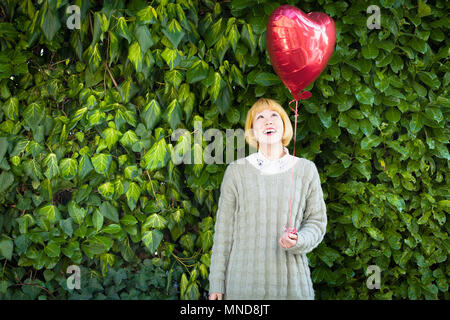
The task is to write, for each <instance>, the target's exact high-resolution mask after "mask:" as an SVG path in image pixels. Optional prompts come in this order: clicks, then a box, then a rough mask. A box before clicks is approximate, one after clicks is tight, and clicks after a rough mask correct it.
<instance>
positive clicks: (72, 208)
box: [67, 200, 86, 225]
mask: <svg viewBox="0 0 450 320" xmlns="http://www.w3.org/2000/svg"><path fill="white" fill-rule="evenodd" d="M67 209H68V211H69V215H70V217H71V218H72V219H73V220H74V221H75V222H76V223H77V224H79V225H81V224H82V223H83V220H84V217H85V216H86V210H85V209H83V208H80V207H79V206H78V205H77V203H76V202H75V201H73V200H71V201H69V204H68V206H67Z"/></svg>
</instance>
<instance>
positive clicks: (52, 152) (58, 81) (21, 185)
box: [0, 0, 450, 299]
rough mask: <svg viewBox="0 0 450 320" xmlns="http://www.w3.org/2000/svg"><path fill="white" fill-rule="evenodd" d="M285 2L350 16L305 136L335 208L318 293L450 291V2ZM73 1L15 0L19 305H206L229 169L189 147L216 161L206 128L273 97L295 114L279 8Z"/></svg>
mask: <svg viewBox="0 0 450 320" xmlns="http://www.w3.org/2000/svg"><path fill="white" fill-rule="evenodd" d="M284 3H289V4H293V5H295V6H297V7H299V8H301V9H302V10H304V11H305V12H311V11H322V12H325V13H327V14H328V15H330V16H331V17H332V18H333V19H334V21H335V23H336V28H337V42H336V48H335V52H334V54H333V57H332V58H331V60H330V62H329V65H328V67H327V68H326V69H325V71H324V72H323V74H322V75H321V76H320V77H319V78H318V79H317V80H316V82H315V83H314V84H313V85H311V86H310V87H309V89H310V90H311V92H312V93H313V97H312V98H310V99H309V100H306V101H302V102H301V104H300V106H301V110H300V117H299V119H298V130H297V132H298V136H297V147H296V155H297V156H300V157H304V158H307V159H310V160H312V161H314V162H315V163H316V165H317V167H318V168H319V171H320V175H321V179H322V188H323V191H324V196H325V202H326V204H327V214H328V218H329V224H328V230H327V234H326V236H325V239H324V241H323V242H322V243H321V244H320V246H319V247H318V248H317V249H316V250H314V251H313V252H311V253H310V254H308V259H309V262H310V265H311V269H312V278H313V281H314V287H315V290H316V296H317V299H448V298H449V294H448V275H449V264H448V261H447V259H448V252H449V245H450V243H449V239H448V232H449V222H448V220H447V216H448V212H449V203H450V201H449V192H448V190H449V181H448V179H449V175H448V172H449V152H448V139H449V127H448V116H449V106H450V103H449V97H448V84H449V82H450V73H449V67H450V65H449V60H448V58H449V37H448V35H449V34H450V33H449V30H448V29H449V26H450V19H449V17H448V12H449V7H448V6H449V5H448V2H447V1H445V0H441V1H428V2H426V1H408V0H405V1H394V0H384V1H372V0H371V1H328V0H319V1H316V0H314V1H312V0H311V1H287V2H284ZM284 3H283V4H284ZM70 4H75V5H78V6H79V8H80V9H81V20H80V21H81V28H80V29H79V30H77V29H74V30H70V29H69V28H67V25H66V22H67V20H68V19H70V18H71V14H72V13H73V12H69V13H67V12H66V8H67V7H68V6H69V5H70ZM70 4H69V3H68V1H62V0H60V1H55V0H41V1H31V0H23V1H22V0H21V1H14V0H0V46H1V51H0V170H1V173H0V265H1V271H0V299H106V298H113V299H119V298H120V299H137V298H139V299H179V298H181V299H203V298H205V297H206V294H207V290H208V270H209V263H210V253H211V252H210V251H211V246H212V239H213V232H214V221H215V212H216V210H217V200H218V197H219V187H220V183H221V181H222V178H223V172H224V170H225V167H226V164H205V163H203V164H196V165H193V164H192V165H175V164H174V163H173V162H172V160H171V158H170V154H171V151H172V150H174V148H176V147H177V146H186V145H191V146H192V148H193V150H194V153H195V154H197V155H198V154H200V155H201V152H202V150H204V149H205V148H206V146H207V145H208V144H209V142H206V141H203V142H201V143H198V141H197V142H196V141H195V140H194V139H193V136H194V130H195V128H194V121H202V129H203V130H206V129H208V128H217V129H219V130H221V131H222V132H225V130H226V129H227V128H235V129H237V128H243V127H244V122H245V116H246V112H247V110H248V108H249V107H250V106H251V105H252V104H253V103H254V102H255V101H256V99H257V98H258V97H262V96H264V97H270V98H274V99H277V100H278V101H279V102H280V103H281V104H282V105H283V106H286V109H287V105H288V102H289V100H291V99H292V98H291V95H290V93H289V92H288V90H287V89H286V88H285V87H284V85H283V84H282V83H281V82H280V80H279V79H278V77H277V76H276V75H275V73H274V71H273V69H272V67H271V64H270V59H269V57H268V54H267V50H266V43H265V25H266V22H267V19H268V16H269V15H270V13H271V12H272V11H273V10H274V9H275V8H276V7H277V6H279V5H280V3H278V2H277V1H263V0H259V1H251V0H238V1H223V2H219V1H217V2H216V1H211V0H201V1H195V0H178V1H168V0H166V1H158V0H154V1H149V2H146V1H140V0H136V1H128V2H122V1H105V2H104V4H103V3H102V2H100V1H87V0H82V1H80V0H78V1H74V2H73V3H70ZM369 5H378V6H379V7H380V10H381V29H379V30H377V29H374V30H370V29H368V27H367V25H366V23H367V18H368V17H369V16H370V14H368V13H367V12H366V10H367V7H368V6H369ZM287 110H288V111H289V109H287ZM289 112H290V111H289ZM289 114H291V115H292V112H290V113H289ZM293 118H294V117H293V115H292V121H293ZM176 128H185V129H187V130H189V132H190V133H191V134H187V135H185V136H183V137H182V138H180V139H179V140H178V141H172V140H171V137H170V135H171V133H172V131H173V130H175V129H176ZM292 147H293V146H292V144H291V145H290V146H289V148H290V150H292ZM155 252H156V254H155ZM69 265H79V266H80V267H81V268H82V277H81V289H79V290H78V289H73V290H68V288H67V285H66V279H67V278H68V277H69V276H70V275H69V274H67V273H66V270H67V267H68V266H69ZM369 265H378V266H379V267H380V268H381V289H380V290H376V289H373V290H369V289H368V288H367V286H366V280H367V277H368V275H367V274H366V270H367V268H368V266H369Z"/></svg>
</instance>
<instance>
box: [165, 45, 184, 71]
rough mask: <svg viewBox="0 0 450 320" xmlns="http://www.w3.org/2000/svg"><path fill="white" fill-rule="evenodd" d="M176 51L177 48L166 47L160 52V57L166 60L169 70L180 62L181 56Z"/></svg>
mask: <svg viewBox="0 0 450 320" xmlns="http://www.w3.org/2000/svg"><path fill="white" fill-rule="evenodd" d="M177 52H178V50H177V49H170V48H166V49H164V51H163V53H162V54H161V57H162V58H163V59H164V61H166V63H167V65H168V66H169V68H170V70H173V69H174V68H175V67H177V66H178V65H179V64H180V61H181V58H180V56H179V55H178V53H177Z"/></svg>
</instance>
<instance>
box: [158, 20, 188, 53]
mask: <svg viewBox="0 0 450 320" xmlns="http://www.w3.org/2000/svg"><path fill="white" fill-rule="evenodd" d="M162 33H163V34H164V35H165V36H166V37H167V39H169V41H170V42H171V43H172V45H173V47H174V48H177V47H178V44H179V43H180V41H181V39H183V37H184V36H185V34H186V33H185V32H184V30H183V28H182V27H181V26H180V24H179V23H178V21H177V20H175V19H172V21H171V22H170V23H169V25H168V26H167V27H166V28H164V29H162Z"/></svg>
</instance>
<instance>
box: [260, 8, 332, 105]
mask: <svg viewBox="0 0 450 320" xmlns="http://www.w3.org/2000/svg"><path fill="white" fill-rule="evenodd" d="M266 38H267V51H268V52H269V56H270V60H271V62H272V66H273V69H274V70H275V72H276V74H277V75H278V76H279V77H280V79H281V81H283V83H284V84H285V86H286V87H287V88H288V89H289V91H290V92H291V94H292V96H293V97H294V99H295V100H299V99H304V97H305V95H303V96H302V95H301V91H302V90H303V89H304V88H306V87H307V86H308V85H309V84H310V83H312V82H313V81H314V80H315V79H316V78H317V77H318V76H319V75H320V74H321V73H322V71H323V69H325V67H326V65H327V63H328V60H330V58H331V55H332V54H333V49H334V44H335V43H336V28H335V25H334V21H333V19H331V18H330V17H329V16H328V15H326V14H325V13H322V12H311V13H308V14H305V13H304V12H303V11H302V10H300V9H298V8H296V7H294V6H291V5H283V6H281V7H278V8H277V9H275V10H274V11H273V12H272V14H271V15H270V17H269V20H268V22H267V32H266Z"/></svg>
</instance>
